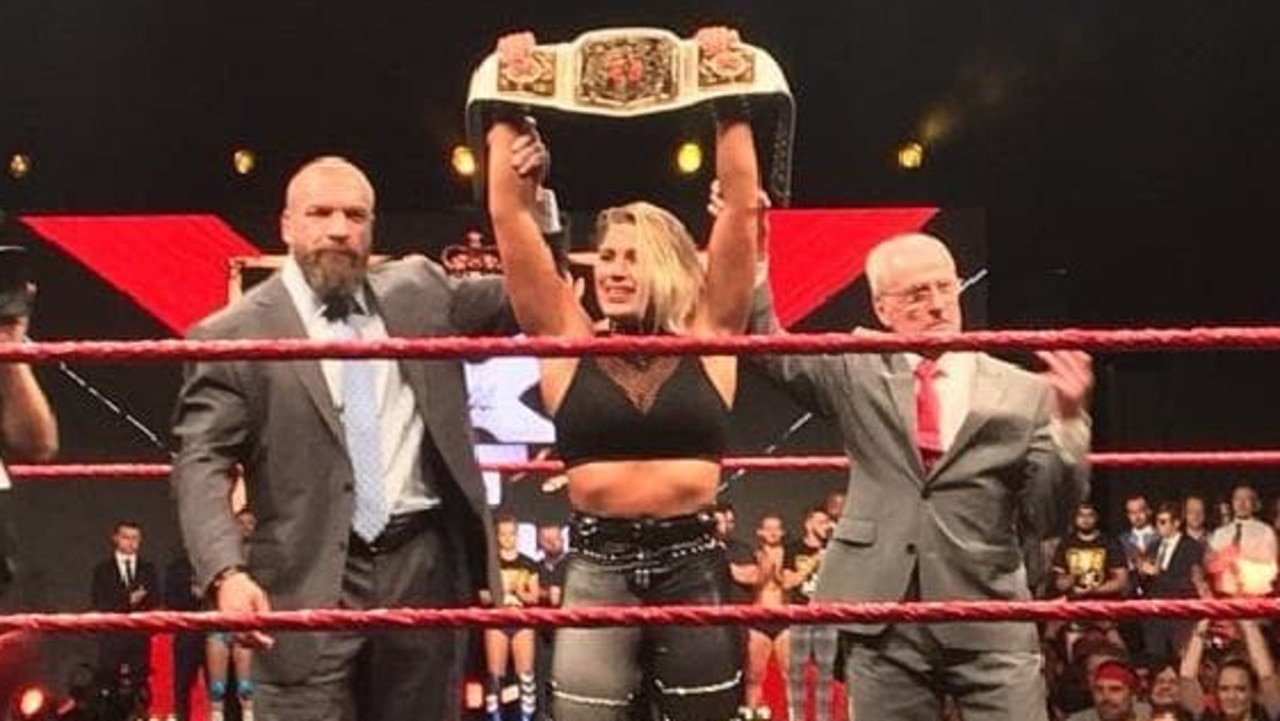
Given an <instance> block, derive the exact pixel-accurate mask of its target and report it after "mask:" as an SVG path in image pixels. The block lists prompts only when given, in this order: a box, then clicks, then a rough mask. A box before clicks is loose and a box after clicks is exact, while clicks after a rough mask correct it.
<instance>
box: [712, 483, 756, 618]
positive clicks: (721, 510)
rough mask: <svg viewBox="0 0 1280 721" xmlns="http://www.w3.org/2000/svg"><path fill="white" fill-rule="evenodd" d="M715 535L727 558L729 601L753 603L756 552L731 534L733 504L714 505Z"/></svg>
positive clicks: (733, 524)
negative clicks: (722, 545) (721, 544)
mask: <svg viewBox="0 0 1280 721" xmlns="http://www.w3.org/2000/svg"><path fill="white" fill-rule="evenodd" d="M715 515H716V535H717V536H719V538H720V542H721V543H723V544H724V548H725V556H726V557H728V559H729V577H730V580H731V581H732V583H731V584H730V585H729V602H730V603H737V604H747V603H753V602H754V601H755V587H756V583H757V582H758V581H759V573H760V569H759V567H757V566H756V552H755V549H754V548H753V547H752V546H751V544H749V543H746V542H744V541H742V540H741V539H739V538H738V537H737V536H735V535H733V531H734V527H735V526H736V524H737V518H736V516H735V515H734V511H733V506H732V505H730V504H728V503H722V504H720V505H719V506H717V507H716V510H715Z"/></svg>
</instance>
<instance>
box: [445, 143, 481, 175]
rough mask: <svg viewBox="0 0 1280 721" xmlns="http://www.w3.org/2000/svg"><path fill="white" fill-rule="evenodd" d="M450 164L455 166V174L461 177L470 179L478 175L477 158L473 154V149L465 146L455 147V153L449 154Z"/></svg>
mask: <svg viewBox="0 0 1280 721" xmlns="http://www.w3.org/2000/svg"><path fill="white" fill-rule="evenodd" d="M449 164H450V165H452V166H453V172H455V173H457V174H458V175H459V176H460V177H463V178H470V177H471V176H473V175H475V174H476V156H475V154H474V153H472V152H471V148H469V147H467V146H465V145H455V146H453V152H452V153H450V154H449Z"/></svg>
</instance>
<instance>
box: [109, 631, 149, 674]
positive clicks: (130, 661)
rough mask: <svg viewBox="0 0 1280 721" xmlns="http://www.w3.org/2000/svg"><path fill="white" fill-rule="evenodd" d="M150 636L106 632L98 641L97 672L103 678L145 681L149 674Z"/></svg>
mask: <svg viewBox="0 0 1280 721" xmlns="http://www.w3.org/2000/svg"><path fill="white" fill-rule="evenodd" d="M150 666H151V636H150V635H147V634H141V633H107V634H104V635H103V636H102V638H101V640H100V641H99V642H98V672H99V673H100V674H101V675H102V677H103V679H104V680H108V681H112V680H118V679H121V678H124V676H125V675H126V674H127V675H128V678H129V679H130V680H131V681H132V682H134V683H138V682H139V681H142V682H145V679H146V678H147V676H148V675H149V674H150V670H151V669H150Z"/></svg>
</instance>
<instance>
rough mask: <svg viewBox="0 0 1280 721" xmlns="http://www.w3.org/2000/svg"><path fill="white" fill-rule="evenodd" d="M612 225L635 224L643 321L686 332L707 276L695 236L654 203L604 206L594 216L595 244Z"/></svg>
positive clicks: (637, 273) (673, 331)
mask: <svg viewBox="0 0 1280 721" xmlns="http://www.w3.org/2000/svg"><path fill="white" fill-rule="evenodd" d="M614 225H631V226H634V227H635V229H636V260H637V264H636V275H637V280H639V281H640V282H641V283H643V284H644V285H645V286H646V287H647V288H648V290H649V307H648V308H647V309H646V310H645V315H646V317H645V319H644V320H645V321H646V324H647V323H649V322H651V323H652V327H653V328H654V329H656V330H662V331H666V332H668V333H684V332H685V331H686V330H687V328H688V325H689V321H690V319H692V317H693V314H694V311H696V310H697V307H698V301H699V300H700V299H701V298H702V290H703V285H704V283H705V281H706V277H705V273H704V271H703V268H702V263H701V262H699V261H698V253H697V249H696V248H695V246H694V244H693V236H691V235H689V231H688V230H687V229H686V228H685V227H684V224H683V223H681V222H680V220H679V219H678V218H676V216H674V215H672V214H671V213H670V212H668V211H666V210H663V209H662V208H659V207H658V206H656V205H653V204H652V203H644V202H635V203H628V204H626V205H621V206H618V207H616V208H606V209H605V210H602V211H600V215H599V216H597V217H596V245H599V244H600V241H601V240H602V239H603V238H604V234H605V233H606V232H608V230H609V228H610V227H611V226H614Z"/></svg>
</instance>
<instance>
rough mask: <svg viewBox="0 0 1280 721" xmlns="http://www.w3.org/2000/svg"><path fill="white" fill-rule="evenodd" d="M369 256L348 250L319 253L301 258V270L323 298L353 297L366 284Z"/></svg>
mask: <svg viewBox="0 0 1280 721" xmlns="http://www.w3.org/2000/svg"><path fill="white" fill-rule="evenodd" d="M368 261H369V258H368V256H364V255H360V254H359V253H357V252H355V251H347V250H332V249H325V250H318V251H312V252H311V253H309V254H307V255H305V256H300V257H299V258H298V267H300V268H301V269H302V275H303V277H304V278H306V279H307V285H309V286H311V290H313V291H315V294H316V295H317V296H318V297H320V298H332V297H334V296H338V295H346V296H350V295H353V294H354V293H355V292H356V290H357V289H358V288H359V287H360V285H361V284H362V283H364V276H365V270H366V268H367V267H368Z"/></svg>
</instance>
